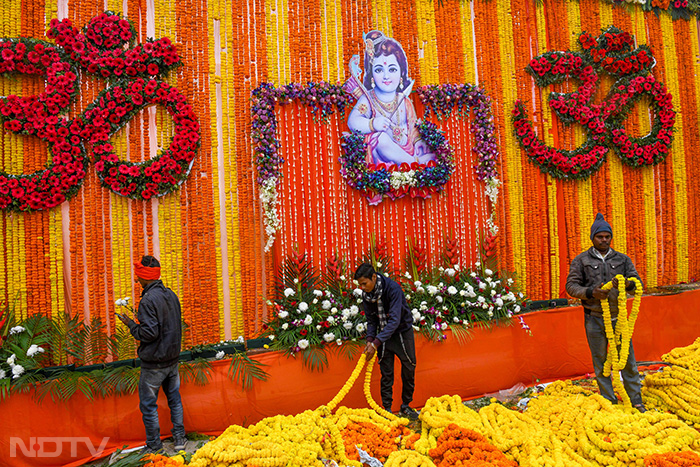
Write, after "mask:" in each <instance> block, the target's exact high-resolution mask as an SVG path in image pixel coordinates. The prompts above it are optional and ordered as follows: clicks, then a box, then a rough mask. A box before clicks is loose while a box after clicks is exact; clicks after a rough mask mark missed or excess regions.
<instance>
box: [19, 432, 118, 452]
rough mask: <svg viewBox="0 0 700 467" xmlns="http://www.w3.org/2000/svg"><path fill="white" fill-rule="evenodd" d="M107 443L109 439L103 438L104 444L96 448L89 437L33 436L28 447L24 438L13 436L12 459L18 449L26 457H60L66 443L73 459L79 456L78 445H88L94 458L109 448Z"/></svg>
mask: <svg viewBox="0 0 700 467" xmlns="http://www.w3.org/2000/svg"><path fill="white" fill-rule="evenodd" d="M107 442H109V437H105V438H102V443H101V444H100V445H99V446H97V447H95V445H94V444H92V440H91V439H90V438H88V437H87V436H40V437H34V436H32V437H30V438H29V445H27V444H25V443H24V440H23V439H22V438H18V437H16V436H11V437H10V457H17V448H18V447H19V449H20V451H22V454H24V455H25V456H26V457H58V456H60V455H61V454H62V453H63V448H64V446H65V445H66V443H67V444H69V445H70V455H71V457H77V456H78V444H84V445H86V446H87V448H88V449H89V450H90V454H91V455H92V456H93V457H94V456H97V455H100V454H102V451H104V449H105V448H106V447H107Z"/></svg>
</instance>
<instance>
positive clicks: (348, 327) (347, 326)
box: [343, 321, 352, 329]
mask: <svg viewBox="0 0 700 467" xmlns="http://www.w3.org/2000/svg"><path fill="white" fill-rule="evenodd" d="M343 327H344V328H345V329H352V323H351V322H350V321H347V322H345V323H343Z"/></svg>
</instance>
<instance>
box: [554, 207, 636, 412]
mask: <svg viewBox="0 0 700 467" xmlns="http://www.w3.org/2000/svg"><path fill="white" fill-rule="evenodd" d="M591 241H592V242H593V246H592V247H591V248H589V249H588V250H586V251H584V252H583V253H581V254H579V255H578V256H576V258H574V260H573V261H572V262H571V267H570V269H569V276H568V277H567V279H566V291H567V293H568V294H569V295H571V296H572V297H574V298H580V299H581V302H582V304H583V312H584V314H585V316H584V319H585V325H586V338H587V339H588V347H589V349H590V350H591V357H592V359H593V369H594V370H595V376H596V380H597V381H598V388H599V389H600V394H601V395H602V396H603V397H605V398H606V399H608V400H609V401H611V402H612V403H613V404H616V403H617V397H616V396H615V391H614V390H613V384H612V380H611V379H610V376H604V375H603V367H604V365H605V360H606V359H607V355H608V339H607V337H606V335H605V323H604V321H603V309H602V306H601V303H600V302H601V300H605V299H606V298H607V299H608V302H609V303H610V314H611V316H612V325H613V328H615V325H616V323H617V315H618V311H619V310H618V304H617V300H618V295H619V292H618V289H617V279H616V278H615V276H617V275H618V274H622V275H623V276H624V277H626V278H627V281H626V283H625V289H626V290H627V292H631V291H633V290H634V288H635V284H634V282H633V281H630V280H629V278H630V277H636V278H637V279H639V283H640V284H641V278H640V277H639V274H638V273H637V269H636V268H635V267H634V264H633V263H632V260H631V259H630V257H629V256H627V255H625V254H622V253H620V252H617V251H615V250H613V249H612V248H611V247H610V242H611V241H612V227H611V226H610V224H608V223H607V222H606V221H605V218H604V217H603V215H602V214H601V213H598V214H597V215H596V218H595V221H594V222H593V225H592V226H591ZM611 280H612V282H613V288H612V289H610V290H603V289H602V288H601V287H602V286H603V285H604V284H606V283H607V282H610V281H611ZM620 374H621V375H622V380H623V384H624V387H625V391H626V392H627V395H628V396H629V397H630V401H631V402H632V405H633V406H634V407H635V408H637V409H638V410H639V411H640V412H645V411H646V409H645V407H644V404H643V403H642V394H641V389H642V384H641V382H640V378H639V371H638V370H637V361H636V360H635V358H634V348H633V347H632V342H631V341H630V349H629V355H628V357H627V363H626V364H625V367H624V368H623V369H622V370H621V371H620Z"/></svg>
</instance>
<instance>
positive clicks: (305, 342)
mask: <svg viewBox="0 0 700 467" xmlns="http://www.w3.org/2000/svg"><path fill="white" fill-rule="evenodd" d="M297 346H299V348H300V349H301V350H304V349H306V348H308V347H309V341H308V340H306V339H301V340H299V342H297Z"/></svg>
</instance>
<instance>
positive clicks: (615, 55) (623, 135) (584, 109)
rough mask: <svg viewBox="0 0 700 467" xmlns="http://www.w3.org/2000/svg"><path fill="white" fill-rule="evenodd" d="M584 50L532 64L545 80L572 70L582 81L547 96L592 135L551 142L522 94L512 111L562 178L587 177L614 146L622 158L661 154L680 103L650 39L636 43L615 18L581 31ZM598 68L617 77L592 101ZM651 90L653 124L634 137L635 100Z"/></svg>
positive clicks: (649, 158)
mask: <svg viewBox="0 0 700 467" xmlns="http://www.w3.org/2000/svg"><path fill="white" fill-rule="evenodd" d="M579 43H580V44H581V47H582V52H572V51H563V52H562V51H553V52H546V53H544V54H542V55H539V56H538V57H535V58H534V59H532V60H531V61H530V64H529V65H528V66H527V71H528V73H530V74H531V75H532V76H533V78H534V79H535V82H536V84H537V85H538V86H540V87H546V86H549V85H551V84H554V83H559V82H561V81H563V80H565V79H567V78H569V79H573V80H574V81H576V82H578V83H579V88H578V90H576V91H573V92H570V93H559V92H551V93H550V94H549V99H548V103H549V106H550V108H551V109H552V111H553V112H554V113H555V114H556V115H557V116H558V117H559V119H561V121H562V122H563V123H564V124H565V125H571V124H574V123H578V124H580V125H581V126H582V127H583V129H584V131H585V132H586V141H585V142H584V144H583V145H581V146H580V147H578V148H576V149H574V150H562V149H556V148H552V147H549V146H547V145H546V144H545V143H544V142H543V141H542V140H541V139H540V138H538V137H537V135H536V133H535V130H534V127H533V124H532V122H531V121H530V120H529V119H528V117H527V111H526V110H525V106H524V104H523V102H522V101H521V100H518V101H517V102H516V104H515V109H514V110H513V113H512V118H513V125H514V130H515V136H516V138H517V139H518V141H519V142H520V145H521V146H522V147H523V148H524V149H525V152H526V154H527V155H528V157H529V159H530V160H531V161H532V162H533V163H535V164H536V165H538V166H539V167H540V170H542V172H544V173H548V174H550V175H552V176H553V177H555V178H560V179H585V178H588V177H589V176H590V175H592V174H593V173H595V172H596V171H597V170H598V169H599V168H600V166H601V165H602V164H603V162H604V161H605V158H606V156H607V153H608V150H609V149H613V150H614V151H615V152H616V153H617V155H618V156H619V157H620V159H621V160H622V161H623V162H624V163H625V164H627V165H630V166H632V167H641V166H646V165H654V164H658V163H660V162H662V161H663V160H664V159H665V157H666V155H667V154H668V153H669V150H670V145H671V142H672V139H673V126H674V122H675V111H674V110H673V104H672V96H671V94H669V93H668V92H667V90H666V88H665V87H664V85H663V84H661V83H659V82H658V81H657V80H656V78H655V77H654V76H653V75H652V74H651V69H652V68H653V67H654V65H655V64H656V61H655V59H654V57H653V54H652V51H651V49H650V48H649V47H648V46H646V45H640V46H639V47H636V48H634V49H633V48H632V47H633V46H634V40H633V37H632V36H631V35H630V34H629V33H626V32H623V31H620V30H619V29H617V28H615V27H614V26H610V27H609V28H607V29H606V30H604V31H603V32H602V33H601V34H600V35H599V36H597V37H593V36H592V35H591V34H589V33H586V32H584V33H582V34H580V35H579ZM599 73H607V74H608V75H610V76H612V77H614V78H615V79H616V82H615V84H614V85H613V86H612V88H611V90H610V92H609V93H608V94H607V96H606V98H605V99H604V100H603V102H601V103H593V102H592V99H593V95H594V93H595V91H596V89H597V85H598V82H599ZM644 98H648V99H649V106H650V110H651V114H652V117H653V124H652V127H651V131H650V132H649V133H648V134H647V135H645V136H642V137H631V136H630V135H629V134H628V133H627V130H626V129H625V126H624V121H625V119H626V118H627V116H628V115H629V113H630V111H631V110H632V109H633V107H634V104H635V103H637V102H639V101H640V100H641V99H644Z"/></svg>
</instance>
